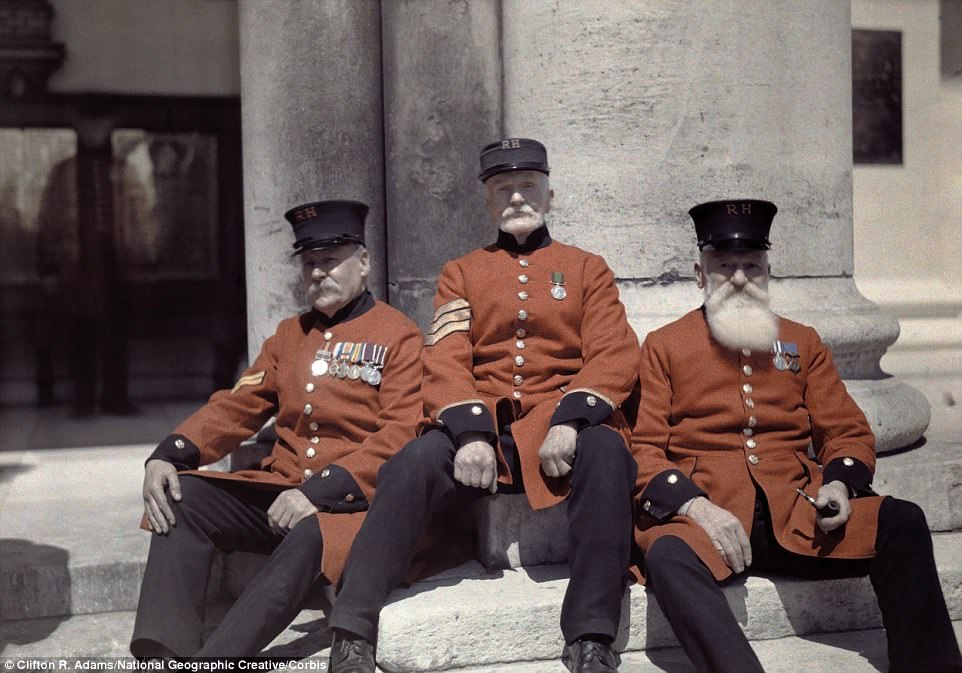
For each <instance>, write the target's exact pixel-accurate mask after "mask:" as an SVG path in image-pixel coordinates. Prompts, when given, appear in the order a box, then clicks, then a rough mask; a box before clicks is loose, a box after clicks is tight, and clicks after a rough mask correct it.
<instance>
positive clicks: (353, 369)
mask: <svg viewBox="0 0 962 673" xmlns="http://www.w3.org/2000/svg"><path fill="white" fill-rule="evenodd" d="M347 378H349V379H351V380H352V381H357V380H358V379H359V378H361V368H360V367H358V366H357V365H351V366H350V367H348V370H347Z"/></svg>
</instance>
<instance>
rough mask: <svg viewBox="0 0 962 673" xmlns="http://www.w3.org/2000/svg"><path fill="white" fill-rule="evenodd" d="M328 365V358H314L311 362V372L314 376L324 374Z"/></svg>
mask: <svg viewBox="0 0 962 673" xmlns="http://www.w3.org/2000/svg"><path fill="white" fill-rule="evenodd" d="M328 367H329V365H328V364H327V360H314V362H312V363H311V374H313V375H314V376H324V375H325V374H327V370H328Z"/></svg>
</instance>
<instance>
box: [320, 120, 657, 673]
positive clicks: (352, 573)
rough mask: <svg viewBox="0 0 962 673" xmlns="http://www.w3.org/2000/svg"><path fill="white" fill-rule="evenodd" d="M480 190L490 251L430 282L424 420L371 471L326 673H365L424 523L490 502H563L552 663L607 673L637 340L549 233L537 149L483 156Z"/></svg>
mask: <svg viewBox="0 0 962 673" xmlns="http://www.w3.org/2000/svg"><path fill="white" fill-rule="evenodd" d="M480 177H481V180H482V181H483V182H484V187H485V193H486V205H487V209H488V214H489V216H490V218H491V220H492V221H493V222H494V223H496V224H497V226H498V228H499V230H500V231H499V234H498V239H497V242H496V243H494V244H492V245H489V246H487V247H485V248H481V249H479V250H475V251H473V252H470V253H468V254H467V255H465V256H463V257H460V258H458V259H455V260H452V261H450V262H448V263H447V264H446V265H445V266H444V268H443V269H442V271H441V275H440V276H439V277H438V291H437V294H436V295H435V299H434V306H435V312H434V320H433V322H432V324H431V329H430V331H429V332H428V334H427V337H426V343H427V348H426V349H425V355H424V368H425V377H424V385H423V387H422V392H423V394H424V400H425V408H426V410H427V413H428V415H429V416H430V421H429V424H428V427H427V428H426V431H425V432H424V433H423V434H422V435H421V436H420V437H419V438H418V439H417V440H415V441H413V442H411V443H409V444H408V445H407V446H406V447H404V448H403V449H402V450H401V451H400V452H399V453H398V454H397V456H395V457H393V458H392V459H391V460H390V461H389V462H388V463H387V464H386V465H385V466H384V468H383V469H382V470H381V474H380V479H381V480H382V481H381V482H379V491H378V495H377V496H376V497H375V499H374V502H373V503H372V505H371V510H370V512H369V514H368V519H367V522H366V523H365V526H364V528H362V530H361V532H360V533H359V535H358V539H357V542H356V543H355V547H354V549H353V550H352V552H351V557H350V560H349V562H348V566H347V568H346V570H345V573H344V582H343V586H342V588H341V592H340V594H339V595H338V598H337V604H336V605H335V606H334V610H333V612H332V614H331V617H330V620H329V622H330V624H331V625H332V626H333V627H334V629H335V634H336V635H335V639H334V645H333V647H332V648H331V666H330V670H331V671H333V672H334V673H373V671H374V666H375V664H374V644H375V642H376V639H377V624H378V613H379V612H380V609H381V607H382V605H383V604H384V601H385V600H386V598H387V596H388V593H389V592H390V591H391V589H392V588H394V587H395V586H397V585H398V583H400V582H401V580H402V579H403V577H404V574H405V572H406V571H407V568H408V565H409V564H410V562H411V559H412V555H413V553H414V550H415V549H416V543H417V541H418V540H419V538H420V536H421V535H422V532H423V531H424V530H425V526H426V525H427V522H428V520H429V518H430V517H431V515H432V514H434V513H436V512H439V511H441V510H444V509H446V508H450V507H453V506H456V505H457V504H459V503H460V504H461V505H462V506H463V504H464V503H465V501H470V500H474V499H476V498H479V497H483V496H484V495H485V494H486V493H488V492H494V491H495V490H497V489H498V488H499V487H500V488H501V489H502V490H507V491H513V492H521V491H524V492H525V493H527V496H528V500H529V502H530V503H531V506H532V507H534V508H535V509H539V508H544V507H548V506H550V505H554V504H556V503H559V502H561V501H562V500H564V499H565V498H567V499H568V540H569V547H568V549H569V554H568V559H569V566H570V569H571V581H570V582H569V584H568V591H567V593H566V595H565V600H564V604H563V606H562V612H561V630H562V633H563V634H564V637H565V641H566V642H567V646H566V648H565V652H564V660H565V662H566V663H567V665H568V666H569V668H570V669H571V670H573V671H578V672H579V673H581V672H595V671H597V672H605V671H614V670H616V668H615V663H614V658H613V655H612V652H611V650H610V644H611V642H612V640H613V639H614V636H615V635H616V633H617V628H618V620H619V617H620V613H621V596H622V593H623V589H624V583H625V577H626V572H627V570H628V566H629V558H630V544H631V535H630V531H631V513H632V501H631V487H632V485H633V484H634V481H635V464H634V461H633V460H632V459H631V454H630V453H629V451H628V449H627V446H626V442H627V440H628V437H629V434H628V431H629V428H628V425H627V422H626V420H625V418H624V416H623V415H622V414H621V411H620V410H619V405H621V403H622V402H623V401H624V400H625V398H626V397H627V396H628V394H629V393H630V392H631V390H632V388H633V386H634V383H635V380H636V378H637V365H638V339H637V337H636V336H635V333H634V332H633V331H632V329H631V327H630V326H629V325H628V321H627V318H626V316H625V309H624V306H623V305H622V304H621V302H620V301H619V298H618V288H617V286H616V285H615V282H614V276H613V274H612V273H611V271H610V270H609V269H608V266H607V264H605V262H604V260H603V259H602V258H601V257H599V256H597V255H594V254H591V253H589V252H586V251H584V250H581V249H579V248H575V247H573V246H569V245H565V244H563V243H559V242H557V241H554V240H552V238H551V236H550V235H549V234H548V229H547V227H546V225H545V215H546V214H547V212H548V211H549V209H550V205H551V197H552V192H551V189H550V187H549V185H548V163H547V153H546V151H545V148H544V146H543V145H542V144H541V143H539V142H537V141H535V140H530V139H527V138H509V139H506V140H502V141H498V142H496V143H492V144H491V145H488V146H487V147H485V148H484V149H483V150H482V151H481V175H480ZM380 489H387V490H380Z"/></svg>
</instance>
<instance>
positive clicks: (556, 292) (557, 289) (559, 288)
mask: <svg viewBox="0 0 962 673" xmlns="http://www.w3.org/2000/svg"><path fill="white" fill-rule="evenodd" d="M551 296H552V297H554V298H555V299H557V300H558V301H561V300H562V299H564V298H565V297H567V296H568V291H567V290H565V288H564V285H553V286H552V287H551Z"/></svg>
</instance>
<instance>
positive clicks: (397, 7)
mask: <svg viewBox="0 0 962 673" xmlns="http://www.w3.org/2000/svg"><path fill="white" fill-rule="evenodd" d="M382 25H383V50H384V110H385V146H386V172H387V174H386V178H385V179H386V189H387V220H388V224H389V228H388V268H389V272H388V273H389V279H390V282H389V293H390V298H391V303H392V304H393V305H394V306H396V307H398V308H400V309H401V310H402V311H405V312H406V313H407V314H408V315H410V316H411V317H412V318H414V319H415V320H416V321H417V322H418V323H419V324H420V325H421V327H422V328H425V327H427V325H428V323H429V322H430V319H431V312H432V306H431V299H432V297H433V296H434V292H435V278H436V277H437V275H438V272H439V271H440V270H441V266H442V265H443V264H444V262H445V261H447V260H448V259H451V258H453V257H457V256H459V255H461V254H463V253H465V252H468V251H469V250H472V249H474V248H477V247H479V246H481V245H484V244H487V243H490V242H491V241H492V240H494V236H495V232H494V231H493V229H492V225H491V224H490V222H489V221H488V219H487V217H486V216H485V214H484V200H483V192H482V189H481V183H480V182H479V181H478V151H479V150H480V148H481V146H482V145H483V144H484V143H486V142H489V141H492V140H496V139H497V138H498V137H500V133H501V55H500V48H499V44H500V26H499V12H498V3H497V2H487V1H484V2H460V3H456V2H450V0H392V1H391V2H385V3H383V24H382Z"/></svg>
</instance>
